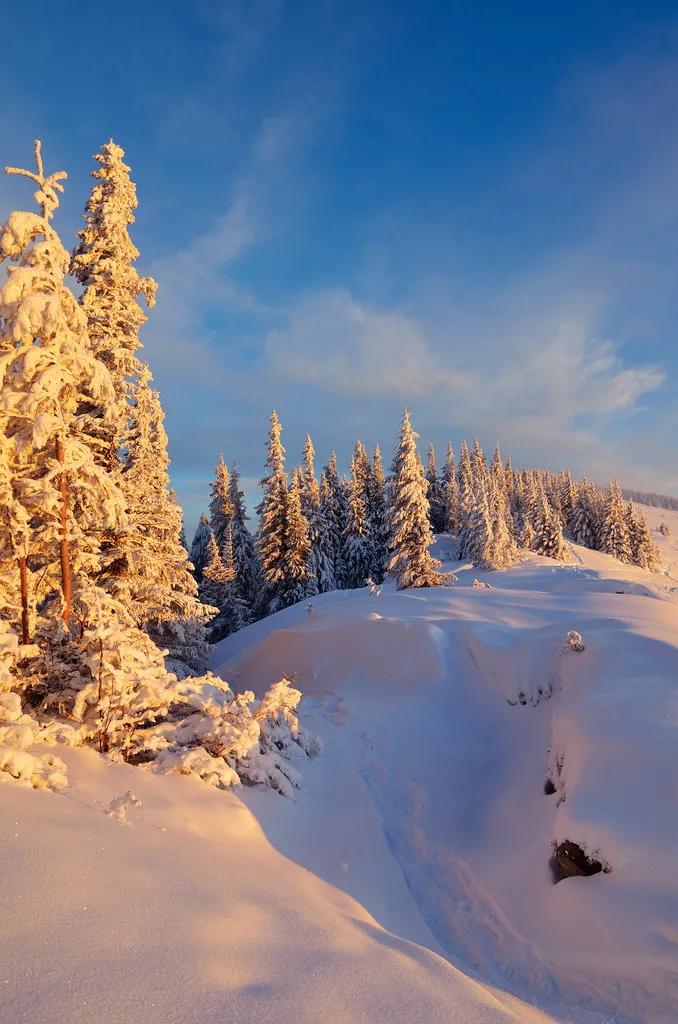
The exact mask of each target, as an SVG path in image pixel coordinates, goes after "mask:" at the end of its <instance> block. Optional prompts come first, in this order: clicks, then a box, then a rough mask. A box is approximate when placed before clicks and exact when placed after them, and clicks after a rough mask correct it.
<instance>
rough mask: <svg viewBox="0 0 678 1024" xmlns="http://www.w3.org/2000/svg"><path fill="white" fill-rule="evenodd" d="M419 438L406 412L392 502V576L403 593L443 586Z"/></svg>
mask: <svg viewBox="0 0 678 1024" xmlns="http://www.w3.org/2000/svg"><path fill="white" fill-rule="evenodd" d="M417 437H418V435H417V434H416V433H415V431H414V430H413V429H412V424H411V422H410V414H409V412H408V410H407V409H405V411H404V413H403V418H402V423H401V427H400V440H399V443H398V446H397V448H396V451H395V455H394V457H393V465H392V478H391V485H390V503H389V548H390V551H391V556H390V558H389V561H388V573H389V575H390V576H391V577H392V578H393V579H394V580H395V582H396V585H397V587H398V589H399V590H403V589H404V588H405V587H432V586H437V585H440V584H441V583H443V582H444V581H443V578H442V576H441V575H440V573H439V572H438V568H439V566H440V562H438V561H437V560H436V559H435V558H434V557H433V556H432V555H431V552H430V551H429V547H430V545H431V544H432V543H433V531H432V530H431V523H430V519H429V503H428V498H427V496H426V478H425V476H424V472H423V467H422V464H421V459H420V458H419V457H418V453H417Z"/></svg>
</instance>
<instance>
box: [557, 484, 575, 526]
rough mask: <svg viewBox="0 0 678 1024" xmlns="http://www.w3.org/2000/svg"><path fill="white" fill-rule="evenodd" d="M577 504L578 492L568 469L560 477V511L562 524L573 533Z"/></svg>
mask: <svg viewBox="0 0 678 1024" xmlns="http://www.w3.org/2000/svg"><path fill="white" fill-rule="evenodd" d="M576 502H577V492H576V490H575V486H574V483H573V482H572V476H571V474H570V471H569V469H566V470H565V472H564V473H562V474H561V477H560V509H561V512H562V522H563V526H564V527H565V529H567V530H569V531H570V532H572V527H573V524H574V508H575V505H576Z"/></svg>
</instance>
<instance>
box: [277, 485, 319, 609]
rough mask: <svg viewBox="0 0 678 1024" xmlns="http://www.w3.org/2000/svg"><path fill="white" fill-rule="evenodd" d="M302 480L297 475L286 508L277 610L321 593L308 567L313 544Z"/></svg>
mask: <svg viewBox="0 0 678 1024" xmlns="http://www.w3.org/2000/svg"><path fill="white" fill-rule="evenodd" d="M301 489H302V480H301V478H300V477H296V478H295V479H293V480H292V482H291V484H290V488H289V491H288V492H287V501H286V509H285V531H284V546H285V569H284V576H283V580H282V584H281V588H280V592H279V595H278V599H277V604H276V610H277V609H278V608H287V607H288V606H289V605H292V604H296V603H297V601H304V600H306V599H307V598H309V597H314V596H315V595H316V594H317V593H318V586H317V580H316V578H315V576H313V574H312V573H311V571H310V569H309V557H310V554H311V545H310V542H309V538H308V521H307V519H306V517H305V515H304V513H303V511H302V508H301Z"/></svg>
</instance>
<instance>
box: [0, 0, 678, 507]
mask: <svg viewBox="0 0 678 1024" xmlns="http://www.w3.org/2000/svg"><path fill="white" fill-rule="evenodd" d="M111 10H113V11H114V18H113V20H111ZM3 27H4V30H5V34H6V35H7V33H9V38H10V39H14V40H15V41H16V45H14V44H12V45H11V46H8V47H6V49H5V54H4V59H3V70H4V75H3V102H2V112H1V113H0V118H1V119H2V126H3V131H2V136H3V149H4V159H3V163H4V162H8V163H13V164H16V163H22V162H23V163H26V162H30V159H31V140H32V139H33V138H34V137H35V136H36V135H38V136H40V137H41V138H42V139H43V141H44V151H45V156H46V160H47V162H48V164H49V165H50V167H55V166H57V165H58V166H59V167H61V166H63V167H65V168H66V169H67V170H68V172H69V182H68V184H67V191H66V196H65V199H64V203H63V207H62V210H61V211H60V212H59V214H58V215H57V220H56V222H55V225H56V226H57V228H58V229H59V230H60V231H61V232H62V234H63V236H64V238H66V239H67V238H68V237H69V236H70V235H72V233H73V232H74V231H75V230H76V229H77V227H78V220H79V216H80V212H81V209H82V206H83V203H84V200H85V198H86V195H87V191H88V189H89V187H90V184H91V182H90V180H89V179H88V173H89V171H90V170H91V166H92V164H91V159H90V157H91V154H92V153H93V152H94V151H95V150H96V149H97V147H98V146H99V145H100V144H101V143H102V142H103V141H105V140H106V139H108V138H109V137H110V136H112V137H113V138H115V139H116V141H118V142H119V143H120V144H121V145H122V146H123V147H124V148H125V150H126V151H127V158H128V161H129V162H130V163H131V165H132V168H133V174H134V178H135V180H136V182H137V186H138V192H139V198H140V208H139V211H138V222H137V225H136V226H135V230H134V239H135V241H136V243H137V245H138V247H139V248H140V249H141V252H142V257H141V260H140V269H141V270H143V271H144V272H150V273H152V274H153V275H154V276H155V277H156V278H157V280H158V283H159V289H160V290H159V299H158V305H157V307H156V309H155V310H154V312H153V314H152V315H151V318H150V320H149V323H148V324H147V326H146V328H145V329H144V342H145V346H146V354H147V357H148V359H149V361H150V363H151V367H152V370H153V373H154V375H155V379H156V382H157V385H158V387H159V389H160V391H161V394H162V397H163V402H164V405H165V408H166V412H167V427H168V432H169V435H170V442H171V452H172V457H173V480H174V482H175V485H176V487H177V489H178V491H179V494H180V497H181V498H182V501H183V502H184V504H185V507H186V513H187V520H188V523H189V524H193V522H194V521H195V519H196V516H197V513H198V512H199V511H200V509H201V508H202V507H204V506H205V504H206V497H207V485H208V482H209V479H210V476H211V473H212V467H213V465H214V462H215V459H216V457H217V455H218V453H219V452H220V451H223V452H224V455H225V457H226V459H227V460H228V461H232V460H233V459H235V460H237V461H238V463H239V464H240V465H241V467H242V470H243V473H244V475H245V477H246V478H247V479H248V481H250V482H252V483H253V481H254V480H256V479H257V478H258V477H259V476H260V475H261V471H262V462H263V452H264V441H265V434H266V429H267V417H268V414H269V412H270V409H271V408H272V407H274V406H275V407H276V408H277V409H278V411H279V413H280V415H281V418H282V420H283V426H284V432H285V441H286V445H287V448H288V453H289V457H290V462H291V463H293V462H294V461H296V460H297V459H298V457H299V453H300V449H301V445H302V443H303V436H304V434H305V432H306V430H310V431H311V433H312V434H313V436H314V439H315V441H316V447H317V449H318V453H319V459H320V460H321V461H323V460H324V459H325V458H326V456H327V454H328V452H329V450H330V449H331V448H336V450H337V452H338V454H339V460H340V463H343V464H344V465H345V464H346V463H347V461H348V457H349V454H350V448H351V446H352V443H353V440H354V439H355V438H356V437H358V436H360V437H361V438H362V439H363V441H364V442H365V443H367V444H368V445H372V444H374V442H376V441H379V442H380V443H381V444H382V446H383V448H384V450H385V452H386V453H387V455H389V456H390V451H391V448H392V445H393V440H394V437H395V434H396V432H397V427H398V421H399V417H400V411H401V409H402V406H403V404H404V402H405V401H407V402H408V403H409V405H410V408H411V410H412V414H413V419H414V423H415V426H416V427H417V428H418V430H419V432H420V434H421V435H422V441H424V442H426V441H428V440H429V439H431V440H433V441H434V443H435V444H436V446H437V447H438V448H440V449H441V451H442V449H443V447H444V445H445V444H446V442H447V439H448V438H451V439H452V440H453V442H454V443H455V445H458V443H459V441H460V439H461V438H462V437H463V436H471V435H473V434H475V433H477V434H478V435H479V437H480V439H481V441H482V442H483V443H484V444H485V445H486V446H487V447H491V446H492V445H493V444H494V442H495V440H497V439H499V440H500V442H502V443H503V445H504V446H505V447H506V448H507V449H508V450H509V451H510V452H511V454H512V456H513V458H514V461H515V462H516V463H518V464H537V463H538V464H548V465H551V466H553V467H554V468H560V467H562V466H564V465H570V466H571V467H572V468H573V469H574V470H575V471H576V472H578V473H580V472H586V473H588V474H589V475H591V476H592V477H593V478H594V479H596V480H600V481H603V480H605V479H606V478H608V477H610V476H612V475H616V476H619V477H620V478H621V479H622V481H623V482H626V483H628V484H629V485H631V486H638V487H645V488H648V489H656V490H661V491H664V492H666V493H672V494H678V458H677V457H676V445H675V436H676V433H677V432H678V402H676V397H677V392H678V387H677V377H678V345H677V344H676V330H677V326H678V287H677V286H676V285H677V281H678V118H677V117H676V116H675V103H676V96H677V95H678V13H677V11H676V6H675V3H671V4H668V3H667V4H660V3H645V4H640V3H635V4H634V3H627V4H618V3H616V4H612V3H598V4H594V5H591V4H590V3H588V4H578V3H570V4H567V5H564V4H563V5H555V4H552V5H550V4H546V5H544V4H514V5H507V4H501V5H499V4H497V5H492V4H485V5H470V4H455V3H441V2H438V3H433V2H428V0H423V2H419V3H417V4H411V3H405V2H403V3H399V2H396V0H391V2H374V0H373V2H369V0H363V2H361V3H353V2H350V0H315V2H313V3H306V2H304V0H296V2H288V3H285V2H282V0H249V2H242V3H213V2H209V3H208V2H204V3H192V4H190V5H189V4H188V3H182V4H178V3H172V2H165V3H159V2H157V3H156V2H150V3H145V4H140V3H138V2H137V3H135V4H131V3H127V2H123V3H118V4H116V5H115V6H114V7H112V6H111V5H91V6H90V5H85V4H84V3H83V4H71V5H68V6H67V8H64V9H63V10H61V11H56V10H55V9H54V8H53V6H51V5H50V6H48V5H47V4H46V3H43V2H41V0H38V2H35V3H32V4H30V5H29V4H24V5H18V4H16V5H14V9H13V11H12V13H11V15H7V14H6V16H5V19H4V24H3ZM29 194H30V193H29V190H28V189H27V187H26V185H25V183H23V182H19V181H16V180H8V181H2V183H1V184H0V203H1V204H2V208H3V210H8V209H10V208H12V207H16V206H19V207H23V206H25V204H26V203H27V201H28V196H29Z"/></svg>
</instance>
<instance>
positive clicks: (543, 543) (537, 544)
mask: <svg viewBox="0 0 678 1024" xmlns="http://www.w3.org/2000/svg"><path fill="white" fill-rule="evenodd" d="M531 523H532V526H533V528H534V540H533V542H532V550H533V551H536V553H537V554H538V555H545V556H546V557H547V558H556V559H558V561H561V562H564V561H565V559H566V558H567V549H566V547H565V542H564V540H563V528H562V526H561V523H560V517H559V516H558V513H557V512H555V511H554V510H553V509H552V508H551V506H550V505H549V503H548V501H547V500H546V495H545V494H544V493H543V491H542V492H541V494H540V496H539V509H538V512H537V513H536V514H535V516H534V517H533V518H532V519H531Z"/></svg>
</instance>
